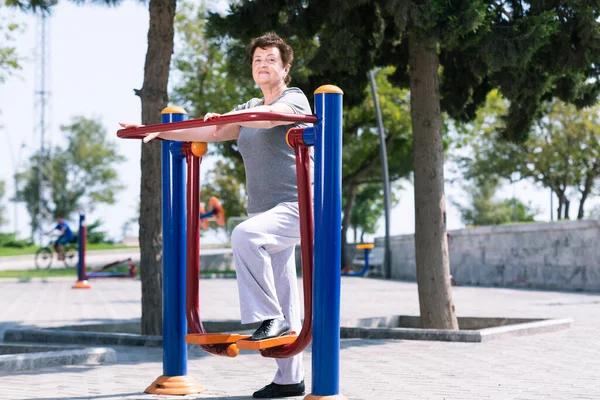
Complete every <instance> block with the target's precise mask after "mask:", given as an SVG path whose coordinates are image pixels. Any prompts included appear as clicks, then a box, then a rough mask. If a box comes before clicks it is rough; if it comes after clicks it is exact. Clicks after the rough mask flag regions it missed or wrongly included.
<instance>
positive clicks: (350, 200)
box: [341, 183, 356, 268]
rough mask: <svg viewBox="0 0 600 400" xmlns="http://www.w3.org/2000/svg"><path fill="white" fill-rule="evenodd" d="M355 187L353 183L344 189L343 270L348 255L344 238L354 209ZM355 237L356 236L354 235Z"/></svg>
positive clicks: (346, 263)
mask: <svg viewBox="0 0 600 400" xmlns="http://www.w3.org/2000/svg"><path fill="white" fill-rule="evenodd" d="M355 189H356V186H354V184H353V183H350V184H348V188H347V189H346V204H345V205H344V209H343V210H342V214H343V217H342V255H341V256H342V260H341V261H342V265H341V267H342V268H344V267H345V266H347V265H348V254H347V251H346V247H347V246H346V244H347V242H348V240H347V239H346V236H347V234H348V227H349V226H350V217H351V215H352V208H353V207H354V191H355ZM354 236H355V237H356V234H355V235H354Z"/></svg>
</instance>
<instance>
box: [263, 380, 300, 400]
mask: <svg viewBox="0 0 600 400" xmlns="http://www.w3.org/2000/svg"><path fill="white" fill-rule="evenodd" d="M303 394H304V381H302V382H300V383H292V384H291V385H279V384H277V383H275V382H273V383H269V384H268V385H267V386H265V387H264V388H262V389H260V390H257V391H256V392H254V394H252V397H254V398H255V399H278V398H281V397H293V396H302V395H303Z"/></svg>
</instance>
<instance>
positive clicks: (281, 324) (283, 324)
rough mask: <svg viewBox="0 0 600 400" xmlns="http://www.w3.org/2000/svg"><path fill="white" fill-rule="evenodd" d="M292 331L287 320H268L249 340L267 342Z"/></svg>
mask: <svg viewBox="0 0 600 400" xmlns="http://www.w3.org/2000/svg"><path fill="white" fill-rule="evenodd" d="M289 331H290V325H289V324H288V323H287V321H286V320H285V318H280V319H267V320H264V321H263V323H262V324H261V325H260V326H259V327H258V329H257V330H256V331H255V332H254V333H253V334H252V336H251V337H250V339H249V340H252V341H256V340H265V339H271V338H276V337H279V336H281V335H283V334H284V333H287V332H289Z"/></svg>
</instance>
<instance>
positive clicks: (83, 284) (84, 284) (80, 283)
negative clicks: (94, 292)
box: [72, 281, 91, 289]
mask: <svg viewBox="0 0 600 400" xmlns="http://www.w3.org/2000/svg"><path fill="white" fill-rule="evenodd" d="M90 288H91V286H90V284H89V283H88V281H77V282H75V284H74V285H73V286H72V289H90Z"/></svg>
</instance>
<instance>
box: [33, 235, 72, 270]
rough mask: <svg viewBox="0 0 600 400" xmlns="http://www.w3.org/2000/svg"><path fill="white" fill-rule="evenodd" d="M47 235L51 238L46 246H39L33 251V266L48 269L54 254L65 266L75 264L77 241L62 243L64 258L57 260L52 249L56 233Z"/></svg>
mask: <svg viewBox="0 0 600 400" xmlns="http://www.w3.org/2000/svg"><path fill="white" fill-rule="evenodd" d="M48 236H49V237H50V238H51V240H50V242H49V243H48V244H47V245H46V246H42V247H40V248H39V249H38V250H37V251H36V252H35V267H36V268H37V269H50V267H51V266H52V262H53V261H54V256H55V255H56V259H57V260H58V261H62V262H63V263H64V265H65V268H69V267H72V266H73V265H74V264H75V259H76V257H77V253H78V249H77V243H76V242H70V243H67V244H65V245H63V254H64V258H63V259H62V260H59V259H58V254H57V253H56V250H54V242H55V241H56V237H57V235H48Z"/></svg>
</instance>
